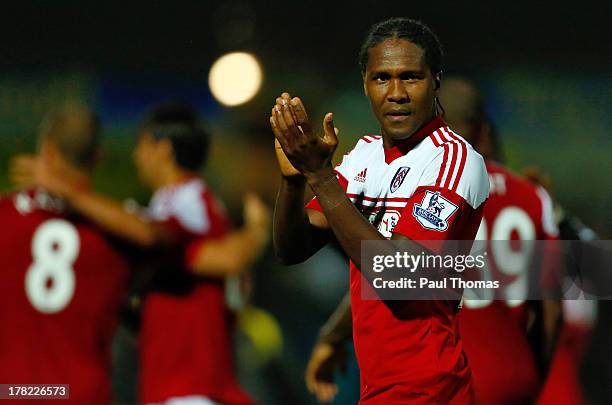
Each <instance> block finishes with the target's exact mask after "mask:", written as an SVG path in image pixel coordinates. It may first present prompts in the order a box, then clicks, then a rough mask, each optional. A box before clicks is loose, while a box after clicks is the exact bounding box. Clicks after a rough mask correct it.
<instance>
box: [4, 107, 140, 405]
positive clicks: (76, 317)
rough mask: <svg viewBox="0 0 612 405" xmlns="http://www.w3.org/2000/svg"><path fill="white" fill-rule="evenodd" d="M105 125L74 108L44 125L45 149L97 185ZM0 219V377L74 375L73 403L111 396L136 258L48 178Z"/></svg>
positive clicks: (54, 163)
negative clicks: (127, 258) (124, 253)
mask: <svg viewBox="0 0 612 405" xmlns="http://www.w3.org/2000/svg"><path fill="white" fill-rule="evenodd" d="M99 134H100V128H99V124H98V119H97V118H96V117H95V115H94V114H93V113H92V112H90V111H88V110H86V109H82V108H78V107H71V108H67V109H65V110H63V111H61V112H59V113H57V114H56V115H54V116H52V118H50V120H49V121H47V122H46V125H44V126H43V128H42V131H41V135H40V139H39V151H38V158H39V159H40V160H42V161H44V162H45V165H46V166H47V167H50V168H52V169H53V170H54V171H55V172H56V173H57V174H58V175H59V176H62V177H64V178H66V179H69V180H70V181H71V182H73V183H74V184H78V185H79V187H80V188H82V189H83V190H89V188H90V185H91V172H92V170H93V168H94V163H95V161H96V158H97V154H98V141H99ZM0 223H1V224H2V226H3V229H4V230H3V232H2V233H0V261H1V262H2V281H1V282H0V301H1V302H0V322H1V323H2V325H3V326H2V328H0V347H1V348H2V349H1V350H0V381H1V382H2V383H3V384H6V383H16V384H69V385H70V401H69V402H70V403H74V404H101V405H102V404H109V403H110V402H111V394H110V379H109V376H110V365H111V353H110V349H111V346H110V344H111V339H112V336H113V333H114V331H115V326H116V324H117V322H118V314H119V307H120V303H121V301H122V299H123V298H124V294H125V290H126V286H127V285H126V284H127V275H128V273H127V264H126V263H125V262H124V260H123V259H122V257H121V256H120V255H119V254H118V253H117V251H116V250H115V248H114V247H113V245H112V244H111V243H110V241H109V240H108V238H106V237H105V236H104V235H103V234H101V233H100V230H99V229H98V228H97V227H95V226H92V225H91V224H89V223H88V222H87V221H85V220H84V219H83V218H82V217H81V216H79V215H76V214H75V213H74V212H73V211H71V210H70V209H69V207H68V206H67V205H66V203H65V201H63V200H61V199H58V198H55V197H52V196H50V195H49V194H48V193H47V191H46V190H44V189H42V188H37V189H30V190H27V191H22V192H19V193H17V194H14V195H11V196H7V197H4V198H1V199H0ZM41 402H43V401H36V403H41ZM45 402H46V401H45ZM50 402H56V401H50Z"/></svg>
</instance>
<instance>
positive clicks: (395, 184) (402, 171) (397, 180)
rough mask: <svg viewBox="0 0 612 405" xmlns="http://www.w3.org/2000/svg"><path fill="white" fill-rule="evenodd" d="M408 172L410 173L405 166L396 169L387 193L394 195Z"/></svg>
mask: <svg viewBox="0 0 612 405" xmlns="http://www.w3.org/2000/svg"><path fill="white" fill-rule="evenodd" d="M408 171H410V168H409V167H407V166H402V167H400V168H399V169H397V172H396V173H395V176H393V180H391V185H390V186H389V191H391V192H392V193H394V192H396V191H397V189H398V188H400V186H401V185H402V183H403V182H404V179H405V178H406V175H407V174H408Z"/></svg>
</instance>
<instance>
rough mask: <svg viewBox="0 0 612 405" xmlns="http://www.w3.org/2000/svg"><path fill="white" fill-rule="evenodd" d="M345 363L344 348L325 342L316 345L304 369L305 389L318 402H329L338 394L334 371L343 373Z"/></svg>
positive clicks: (346, 356)
mask: <svg viewBox="0 0 612 405" xmlns="http://www.w3.org/2000/svg"><path fill="white" fill-rule="evenodd" d="M347 361H348V354H347V352H346V349H345V348H344V346H342V345H337V346H334V345H331V344H329V343H326V342H319V343H317V344H316V346H315V347H314V349H313V350H312V354H311V355H310V360H309V361H308V366H307V367H306V387H307V388H308V391H310V393H311V394H314V395H315V396H316V397H317V400H318V401H319V402H331V401H333V399H334V397H335V396H336V395H337V394H338V385H336V383H334V373H335V371H336V370H339V371H341V372H342V373H345V372H346V365H347Z"/></svg>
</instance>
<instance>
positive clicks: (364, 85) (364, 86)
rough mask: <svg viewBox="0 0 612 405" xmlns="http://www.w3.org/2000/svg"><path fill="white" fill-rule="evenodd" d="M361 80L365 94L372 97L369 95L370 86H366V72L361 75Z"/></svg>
mask: <svg viewBox="0 0 612 405" xmlns="http://www.w3.org/2000/svg"><path fill="white" fill-rule="evenodd" d="M361 78H362V79H363V94H365V96H366V97H370V96H369V94H368V86H366V74H365V72H364V73H362V74H361Z"/></svg>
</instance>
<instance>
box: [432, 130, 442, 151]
mask: <svg viewBox="0 0 612 405" xmlns="http://www.w3.org/2000/svg"><path fill="white" fill-rule="evenodd" d="M431 141H432V142H433V144H434V145H435V146H436V147H440V146H441V145H442V144H443V143H444V142H442V139H441V138H440V135H439V134H438V130H437V129H436V130H435V131H434V132H432V133H431Z"/></svg>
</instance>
